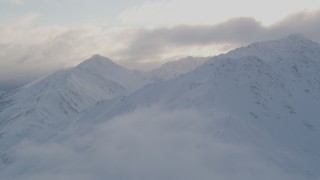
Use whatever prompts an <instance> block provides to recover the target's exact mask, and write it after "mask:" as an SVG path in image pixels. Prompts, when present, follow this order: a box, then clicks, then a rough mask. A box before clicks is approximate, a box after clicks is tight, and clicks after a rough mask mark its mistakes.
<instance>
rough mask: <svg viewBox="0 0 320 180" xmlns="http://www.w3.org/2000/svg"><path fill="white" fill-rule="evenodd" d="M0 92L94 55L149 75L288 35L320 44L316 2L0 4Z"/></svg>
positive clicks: (39, 0)
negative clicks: (178, 62)
mask: <svg viewBox="0 0 320 180" xmlns="http://www.w3.org/2000/svg"><path fill="white" fill-rule="evenodd" d="M0 13H1V14H0V49H1V50H0V91H1V90H5V89H11V88H14V87H16V86H17V85H19V84H21V83H23V82H26V81H29V80H31V79H34V78H36V77H39V76H40V75H43V74H46V73H50V72H52V71H55V70H57V69H60V68H65V67H70V66H74V65H76V64H78V63H80V62H81V61H83V60H84V59H86V58H88V57H90V56H91V55H92V54H97V53H98V54H101V55H104V56H107V57H109V58H111V59H113V60H114V61H116V62H117V63H120V64H122V65H125V66H127V67H128V68H139V69H145V70H146V69H150V68H152V67H154V66H155V65H156V64H159V63H161V62H164V61H168V60H173V59H178V58H181V57H184V56H189V55H191V56H212V55H216V54H219V53H222V52H226V51H228V50H231V49H233V48H236V47H239V46H243V45H247V44H249V43H252V42H255V41H262V40H270V39H278V38H283V37H285V36H288V35H290V34H293V33H302V34H304V35H305V36H306V37H308V38H310V39H312V40H314V41H317V42H320V33H319V32H318V30H319V29H320V0H303V1H302V0H269V1H261V0H242V1H235V0H223V1H222V0H117V1H114V0H112V1H111V0H90V1H89V0H0Z"/></svg>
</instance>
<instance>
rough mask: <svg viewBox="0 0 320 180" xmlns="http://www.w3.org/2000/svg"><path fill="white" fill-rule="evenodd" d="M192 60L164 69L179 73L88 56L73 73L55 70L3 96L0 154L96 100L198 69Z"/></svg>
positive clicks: (2, 159) (67, 120) (63, 121)
mask: <svg viewBox="0 0 320 180" xmlns="http://www.w3.org/2000/svg"><path fill="white" fill-rule="evenodd" d="M192 61H196V60H193V59H192V58H189V60H188V62H187V63H188V65H185V62H182V61H180V62H181V63H178V62H174V64H173V65H170V63H168V64H167V65H166V67H167V66H169V67H172V68H173V69H179V72H175V71H171V72H169V71H168V70H167V69H168V68H166V67H161V68H159V69H158V70H155V72H157V73H154V72H149V73H144V72H140V71H137V70H128V69H126V68H124V67H122V66H120V65H118V64H116V63H114V62H113V61H112V60H110V59H108V58H106V57H103V56H100V55H93V56H92V57H91V58H89V59H88V60H85V61H84V62H82V63H81V64H79V65H78V66H76V67H74V68H71V69H67V70H60V71H58V72H55V73H53V74H51V75H49V76H47V77H43V78H41V79H39V80H37V81H35V82H32V83H30V84H27V85H25V86H24V87H22V88H20V89H17V90H15V91H13V92H9V93H7V94H4V95H3V96H1V98H0V125H1V126H0V134H2V136H1V138H0V147H2V148H3V150H4V151H2V152H5V151H7V149H10V148H11V147H12V146H14V145H15V144H17V143H19V142H20V141H21V140H22V139H24V138H26V137H29V136H33V134H34V133H36V132H38V131H46V129H47V128H54V127H63V126H66V125H67V124H69V123H70V122H71V121H70V119H71V118H72V117H73V116H77V115H78V114H79V113H80V112H81V111H83V110H85V109H87V108H89V107H91V106H93V105H95V104H96V103H97V102H99V101H102V100H108V99H112V98H115V97H118V96H124V95H127V94H129V93H131V92H133V91H135V90H137V89H139V88H141V87H142V86H144V85H146V84H149V83H152V82H153V81H155V79H156V80H166V79H170V78H173V77H174V76H177V75H178V74H182V73H186V72H187V71H188V70H189V69H190V70H191V68H193V67H191V65H193V64H194V66H196V65H198V64H199V63H197V64H196V63H193V64H191V63H192ZM180 64H181V65H180ZM184 67H186V68H184ZM183 68H184V69H183ZM194 68H195V67H194ZM162 71H165V72H166V73H162ZM170 74H173V75H170ZM164 75H165V76H166V77H164ZM151 77H152V78H151ZM53 133H54V132H53ZM8 162H9V160H8V158H7V156H6V155H4V154H1V152H0V164H3V163H4V164H5V163H8Z"/></svg>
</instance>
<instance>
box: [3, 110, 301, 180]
mask: <svg viewBox="0 0 320 180" xmlns="http://www.w3.org/2000/svg"><path fill="white" fill-rule="evenodd" d="M220 118H222V119H218V120H217V119H213V118H212V117H206V116H203V115H202V114H201V113H199V112H198V111H196V110H192V109H188V110H179V111H174V112H169V111H166V110H163V109H161V108H159V107H152V108H143V109H138V110H136V111H134V112H132V113H129V114H127V115H122V116H120V117H116V118H114V119H112V120H110V121H108V122H105V123H102V124H98V125H95V126H94V128H93V130H92V131H90V132H86V133H79V131H77V130H76V131H72V132H71V133H68V132H65V134H64V135H63V136H62V137H59V138H56V140H53V141H47V142H45V143H37V142H33V141H25V142H24V143H22V144H20V145H19V146H18V147H17V157H16V159H15V162H14V163H13V164H11V165H10V166H9V167H7V168H6V169H4V171H3V172H2V173H1V174H0V178H1V179H11V180H22V179H23V180H42V179H46V180H56V179H59V180H89V179H90V180H102V179H113V180H120V179H121V180H124V179H129V180H150V179H154V180H157V179H158V180H194V179H202V180H212V179H215V180H231V179H237V180H251V179H252V180H253V179H260V180H263V179H265V180H269V179H282V180H287V179H288V180H289V179H290V180H293V179H295V178H297V179H301V177H298V176H296V175H294V174H288V173H286V172H284V171H283V170H282V169H281V168H279V167H278V166H277V165H275V164H273V163H272V161H269V160H267V159H266V158H265V157H263V156H261V154H259V153H258V151H256V150H255V148H254V147H253V146H251V145H250V144H242V143H240V142H237V143H235V142H228V141H225V140H224V138H223V137H224V136H223V133H221V132H223V131H228V129H223V128H222V127H219V120H221V121H222V122H225V119H223V118H229V119H230V118H232V117H224V116H223V115H222V116H221V117H220ZM87 123H88V124H85V126H84V127H80V128H82V129H83V128H84V129H87V128H86V127H91V126H92V125H90V120H88V122H87ZM88 129H91V128H88ZM218 132H220V133H218ZM226 134H227V133H226Z"/></svg>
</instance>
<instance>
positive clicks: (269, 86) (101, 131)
mask: <svg viewBox="0 0 320 180" xmlns="http://www.w3.org/2000/svg"><path fill="white" fill-rule="evenodd" d="M94 59H95V60H96V59H100V57H99V58H94ZM93 62H94V63H91V62H90V61H86V62H84V63H83V64H81V65H79V66H78V67H76V68H75V69H78V70H74V71H81V72H79V73H75V74H73V73H71V74H73V75H72V76H71V77H73V78H72V80H73V81H71V82H72V83H71V84H72V86H71V85H70V86H71V87H74V88H71V89H72V91H71V92H74V91H75V90H76V91H75V92H76V94H75V95H74V96H73V93H65V94H67V95H68V96H61V97H63V98H60V99H65V100H63V101H62V102H64V103H65V104H64V103H61V104H57V101H56V100H57V99H59V98H57V97H59V96H56V95H55V96H52V94H56V93H48V94H50V95H48V96H44V97H47V98H46V99H44V100H43V101H41V100H39V101H40V102H41V103H43V104H48V107H47V110H50V112H52V110H55V109H56V108H59V110H56V111H54V113H53V114H57V115H58V114H61V113H62V114H63V116H64V117H66V118H65V119H59V118H56V119H55V120H56V121H54V123H57V125H56V126H57V127H58V128H55V127H54V128H51V129H50V132H54V133H50V136H47V132H40V133H37V134H36V135H35V137H43V136H45V138H44V141H41V142H40V143H39V142H37V141H36V142H34V141H32V139H31V141H32V142H31V143H27V145H26V144H23V143H22V144H21V143H17V142H13V143H16V144H17V147H18V148H16V149H15V152H16V154H17V158H16V162H15V163H12V164H11V165H9V166H8V167H7V168H6V169H5V171H4V174H5V175H3V176H1V174H0V178H1V177H11V179H19V178H20V179H23V178H25V179H28V178H29V179H36V178H38V179H41V178H48V177H51V178H52V179H59V178H60V179H61V178H62V179H63V178H64V179H78V178H80V179H81V178H82V179H97V180H98V179H134V180H136V179H137V180H138V179H139V180H144V179H184V180H186V179H190V180H191V179H199V178H200V179H219V180H231V179H252V180H253V179H263V180H267V179H285V180H287V179H288V180H289V179H290V180H292V179H297V180H298V179H319V177H320V173H319V172H320V169H319V167H320V153H319V152H320V145H319V143H318V142H319V141H320V121H319V117H320V111H319V107H320V44H318V43H315V42H313V41H311V40H309V39H306V38H304V37H303V36H301V35H292V36H289V37H287V38H285V39H280V40H274V41H267V42H259V43H254V44H252V45H249V46H247V47H243V48H239V49H235V50H233V51H230V52H228V53H226V54H222V55H219V56H216V57H213V58H211V59H210V60H208V61H207V62H205V63H204V64H202V65H199V66H197V65H195V64H192V65H191V66H188V65H186V66H184V65H181V67H183V72H182V71H180V68H176V67H179V66H176V65H175V64H174V63H173V64H171V65H164V66H163V67H162V70H163V71H161V72H160V70H154V71H153V72H152V73H150V74H151V77H152V78H151V79H153V80H154V81H156V83H152V84H150V81H149V80H148V79H150V77H141V76H142V75H141V74H140V73H138V72H135V71H128V70H123V68H121V67H118V66H115V67H113V68H112V70H114V69H117V70H116V71H115V72H113V71H112V70H110V72H112V73H110V74H107V71H105V68H109V67H110V65H109V63H111V64H112V65H114V64H113V63H112V62H110V61H107V62H105V63H107V64H108V65H107V66H103V65H100V64H99V63H101V62H100V60H99V61H98V62H95V61H93ZM185 62H186V64H188V61H185ZM92 64H93V65H92ZM96 64H99V66H98V67H97V66H95V65H96ZM186 67H190V68H186ZM195 67H197V68H195ZM91 69H94V70H93V71H91ZM160 69H161V68H160ZM187 69H189V70H192V71H191V72H188V73H186V72H187ZM184 70H186V71H184ZM70 71H72V70H68V71H67V72H70ZM158 71H159V72H158ZM63 72H64V71H63ZM84 72H86V73H88V74H84ZM96 72H97V73H98V74H99V75H97V74H95V73H96ZM117 72H119V74H117ZM175 72H179V73H180V74H183V75H181V76H178V77H176V75H175ZM179 73H178V74H179ZM184 73H186V74H184ZM58 74H59V75H56V76H54V75H53V76H49V77H48V78H52V84H56V82H60V81H62V82H64V81H65V80H66V79H68V78H66V77H68V76H66V75H63V76H62V75H60V74H63V73H58ZM115 74H116V75H115ZM152 74H153V75H152ZM167 74H169V75H168V76H166V75H167ZM112 75H115V76H112ZM61 76H62V77H61ZM97 77H99V78H97ZM102 77H103V78H102ZM106 77H108V78H106ZM129 77H130V78H132V77H135V79H133V80H130V79H129ZM158 77H162V78H163V79H161V78H158ZM46 79H47V78H46ZM80 79H81V80H83V79H85V80H87V81H85V83H84V82H83V81H80ZM141 79H142V80H141ZM167 79H169V80H167ZM159 80H160V81H159ZM162 80H166V81H162ZM41 82H50V81H47V80H46V81H44V80H41V81H39V82H35V83H34V84H32V85H29V86H30V87H35V86H36V85H37V86H39V85H38V84H42V83H41ZM69 82H70V81H68V83H66V84H69ZM97 82H98V83H97ZM137 82H140V83H141V84H138V83H137ZM146 83H149V84H148V85H146V86H143V85H144V84H146ZM50 84H51V83H45V84H43V85H41V86H39V87H42V86H45V87H47V86H49V87H50V88H45V89H48V90H47V91H49V92H51V91H50V90H53V91H54V92H59V91H58V90H60V89H59V88H60V87H61V85H62V84H63V83H59V85H56V86H53V85H51V86H50ZM103 85H105V86H103ZM29 86H27V87H25V88H26V89H28V88H29ZM75 86H76V87H75ZM101 86H102V87H101ZM66 87H69V86H66ZM66 87H64V88H62V89H63V92H70V91H66V90H67V89H70V88H66ZM86 88H89V90H87V91H85V92H89V93H88V94H87V93H85V92H83V91H82V90H83V89H86ZM92 88H93V89H92ZM110 88H111V89H110ZM36 89H39V90H37V91H35V90H32V91H31V90H30V91H26V90H21V91H20V93H21V92H25V93H24V94H23V95H22V94H20V95H19V98H14V97H18V96H17V95H18V94H19V92H18V93H16V94H13V95H11V96H10V97H11V99H14V101H13V100H12V101H7V103H8V104H12V105H10V107H11V106H12V107H15V108H11V110H10V107H9V108H8V107H6V108H3V109H2V112H0V113H1V114H0V115H1V116H0V117H1V118H2V117H9V118H5V120H1V127H5V128H2V129H1V133H3V137H2V139H6V141H3V140H1V139H0V147H1V148H5V147H8V146H9V145H8V144H10V143H11V141H9V140H8V139H9V138H10V140H11V139H13V137H17V138H21V137H18V136H13V135H12V136H8V135H7V134H8V133H11V132H12V131H13V130H14V131H17V132H25V129H27V128H26V127H28V125H32V124H29V123H30V122H35V121H34V120H30V121H29V120H28V121H25V120H24V117H28V116H29V114H26V113H24V114H20V116H19V117H18V116H17V117H11V116H13V115H17V114H18V113H15V112H29V111H25V110H29V109H30V108H29V107H32V106H30V104H28V105H25V106H22V107H21V106H17V105H16V104H18V102H20V101H22V102H28V103H30V102H35V103H34V104H39V103H36V102H38V101H37V98H36V99H35V100H33V101H30V100H29V99H28V98H31V97H37V96H36V95H38V94H44V95H45V94H46V91H43V90H41V89H43V88H36ZM79 90H81V92H78V91H79ZM60 91H61V90H60ZM39 92H41V93H39ZM102 92H108V93H107V94H103V93H102ZM128 92H131V93H128ZM32 93H34V95H32ZM92 93H93V94H92ZM113 93H115V94H113ZM60 94H61V93H60ZM101 94H103V95H101ZM110 94H111V95H110ZM50 97H52V98H50ZM72 97H74V98H72ZM75 97H77V98H75ZM84 97H85V99H78V98H84ZM112 97H114V98H112ZM101 98H102V99H105V101H103V102H99V103H98V104H95V103H94V102H97V99H101ZM25 99H28V100H25ZM40 99H42V98H40ZM87 99H88V100H87ZM9 100H10V99H9ZM94 100H96V101H94ZM3 102H4V101H3ZM59 102H60V101H59ZM78 102H83V103H84V104H81V103H78ZM87 102H92V103H87ZM41 103H40V104H41ZM19 104H25V103H19ZM79 104H80V105H81V106H80V105H79ZM90 104H91V105H93V106H92V107H90V108H88V107H89V106H90ZM31 105H33V104H32V103H31ZM53 105H54V107H55V108H50V107H52V106H53ZM77 107H82V108H77ZM87 108H88V109H87ZM34 109H35V110H34V111H36V112H37V111H39V109H40V110H41V107H36V108H34ZM84 109H87V110H85V111H82V112H80V111H81V110H84ZM9 110H10V111H9ZM22 110H23V111H22ZM34 111H30V112H29V113H30V114H34ZM65 111H66V113H64V112H65ZM41 112H45V110H43V111H41ZM68 114H73V115H72V116H71V115H70V116H67V115H68ZM3 115H6V116H3ZM75 115H76V116H75ZM68 117H69V118H70V119H69V121H72V124H71V125H68V124H63V120H66V119H68ZM10 118H11V119H14V118H16V120H14V121H12V120H11V119H10ZM18 119H19V121H18ZM43 119H44V122H45V123H44V124H46V123H47V120H48V118H43ZM53 119H54V118H52V120H53ZM49 122H51V121H49ZM5 123H7V124H5ZM37 124H41V123H37ZM61 124H62V125H61ZM51 127H52V126H51ZM55 133H56V134H55ZM12 134H14V135H16V134H17V133H16V132H14V133H12ZM20 136H23V134H22V135H20ZM8 137H9V138H8ZM29 139H30V138H29ZM11 145H12V144H11ZM17 149H18V150H17ZM20 149H26V150H20ZM51 149H54V151H53V150H51ZM51 156H52V158H50V157H51ZM2 161H4V162H5V161H8V158H7V157H6V156H5V154H2ZM30 164H32V168H31V167H30V168H29V166H30ZM35 177H36V178H35Z"/></svg>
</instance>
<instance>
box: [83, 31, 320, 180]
mask: <svg viewBox="0 0 320 180" xmlns="http://www.w3.org/2000/svg"><path fill="white" fill-rule="evenodd" d="M155 104H157V105H159V106H161V107H164V108H165V109H167V110H169V111H174V110H176V109H189V108H195V109H197V111H200V112H201V113H202V114H204V115H206V116H207V117H209V118H210V119H211V120H212V122H213V125H212V128H211V130H210V131H212V132H214V133H213V134H215V135H214V137H215V138H218V139H220V140H222V141H224V142H233V143H240V144H244V145H245V146H248V147H253V151H254V152H257V153H258V154H259V157H260V158H261V159H263V161H266V162H267V164H269V165H270V164H271V166H273V167H277V168H279V169H281V171H284V172H286V173H289V174H298V175H301V176H302V178H303V179H309V178H310V179H312V178H314V179H317V177H319V176H320V174H319V172H320V169H319V167H320V154H319V152H320V145H319V143H318V142H319V140H320V121H319V118H318V117H320V112H319V108H318V107H320V45H319V44H317V43H315V42H312V41H310V40H308V39H305V38H303V37H301V36H297V35H294V36H290V37H288V38H286V39H282V40H276V41H268V42H261V43H255V44H252V45H250V46H248V47H244V48H240V49H236V50H234V51H231V52H229V53H227V54H224V55H220V56H217V57H214V58H212V59H211V60H210V61H208V62H207V63H205V64H204V65H202V66H200V67H199V68H197V69H196V70H194V71H192V72H190V73H187V74H186V75H183V76H181V77H178V78H176V79H173V80H169V81H165V82H159V83H156V84H153V85H150V86H147V87H144V88H142V89H140V90H138V91H136V92H134V93H132V94H130V95H129V96H127V97H122V98H116V99H114V100H111V101H106V102H104V103H101V104H99V105H97V106H96V107H94V108H92V109H91V110H90V111H89V112H87V113H86V114H84V115H83V117H82V118H81V119H80V120H79V122H82V123H84V122H85V121H87V119H91V123H93V122H95V123H100V122H105V121H108V120H110V119H111V118H112V117H116V116H118V115H120V114H126V113H129V112H132V111H134V110H135V109H137V108H138V109H139V108H141V107H144V108H148V107H150V106H153V105H155ZM221 114H224V115H223V117H221ZM199 121H201V120H199ZM84 124H85V123H84ZM167 160H168V163H169V162H171V160H169V159H167ZM229 165H230V166H232V165H233V164H229ZM250 168H253V167H249V168H248V169H246V170H245V171H248V172H249V171H250ZM233 170H234V171H237V169H233ZM253 177H254V176H253ZM277 178H280V177H277ZM222 179H223V178H222ZM227 179H228V178H227ZM253 179H254V178H253ZM298 179H299V178H298ZM300 179H301V177H300Z"/></svg>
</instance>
